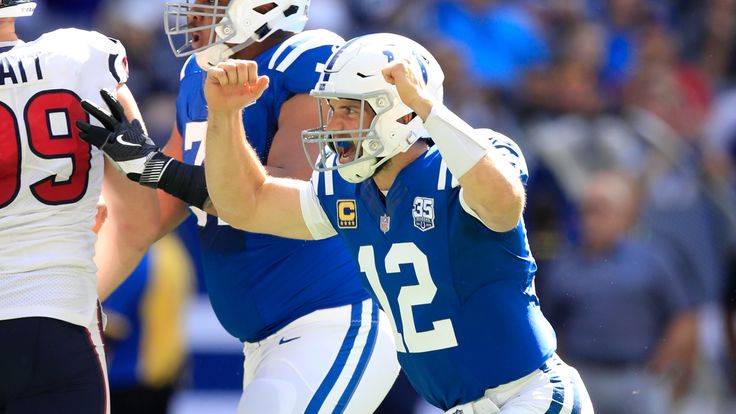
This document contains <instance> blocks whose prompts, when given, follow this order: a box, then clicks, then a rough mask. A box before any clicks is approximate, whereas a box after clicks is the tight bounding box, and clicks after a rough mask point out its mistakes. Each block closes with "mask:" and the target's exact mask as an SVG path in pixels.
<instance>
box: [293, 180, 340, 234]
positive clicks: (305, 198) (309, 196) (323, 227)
mask: <svg viewBox="0 0 736 414" xmlns="http://www.w3.org/2000/svg"><path fill="white" fill-rule="evenodd" d="M299 201H300V202H301V206H302V217H303V218H304V223H306V224H307V228H308V229H309V232H310V233H312V237H313V238H314V240H322V239H326V238H328V237H332V236H334V235H336V234H337V232H336V231H335V228H334V227H332V223H330V219H328V218H327V214H325V210H324V209H323V208H322V205H320V203H319V200H318V199H317V194H315V192H314V187H313V186H312V183H311V182H306V181H305V182H304V184H303V185H302V186H301V188H300V192H299Z"/></svg>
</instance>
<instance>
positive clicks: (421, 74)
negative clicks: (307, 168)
mask: <svg viewBox="0 0 736 414" xmlns="http://www.w3.org/2000/svg"><path fill="white" fill-rule="evenodd" d="M402 59H403V60H406V61H408V62H409V63H410V65H411V68H412V70H413V71H414V74H415V76H416V77H417V79H420V80H423V81H424V83H425V85H426V89H427V90H428V91H429V93H430V95H431V97H432V98H433V99H435V100H436V101H437V102H442V95H443V89H442V83H443V82H444V79H445V75H444V73H443V72H442V68H440V65H439V63H437V60H435V58H434V57H433V56H432V55H431V54H430V53H429V52H428V51H427V49H425V48H424V47H423V46H422V45H420V44H419V43H417V42H415V41H413V40H411V39H408V38H406V37H403V36H399V35H396V34H391V33H377V34H371V35H366V36H361V37H357V38H355V39H353V40H350V41H348V42H347V43H346V44H345V45H344V46H343V47H341V48H340V49H338V50H337V51H335V52H334V53H333V54H332V56H331V57H330V59H329V60H328V61H327V64H326V65H325V67H324V69H323V70H322V75H321V77H320V80H319V82H318V83H317V85H316V86H315V88H314V89H313V90H312V91H311V92H310V95H312V96H315V97H317V98H318V100H319V109H320V124H321V125H320V127H319V128H315V129H310V130H306V131H304V132H302V144H303V146H304V151H305V152H306V154H307V159H308V160H309V163H310V164H311V165H312V168H313V169H315V170H317V171H328V170H334V169H337V170H338V172H339V173H340V175H341V176H342V177H343V178H344V179H345V180H347V181H349V182H352V183H358V182H361V181H364V180H366V179H367V178H369V177H371V176H372V175H373V174H374V173H375V172H376V170H377V169H378V167H380V166H381V165H383V164H384V163H385V162H386V161H388V160H389V159H391V157H393V156H395V155H396V154H399V153H401V152H404V151H406V150H407V149H409V147H411V146H412V144H414V142H416V141H417V139H419V138H422V137H428V136H429V134H428V133H427V131H426V129H425V128H424V124H423V121H422V119H421V118H420V117H418V116H415V117H414V118H413V119H412V120H411V121H410V122H408V123H406V124H405V123H402V122H400V121H399V120H400V119H401V118H402V117H404V116H405V115H408V114H412V113H413V111H412V109H411V108H409V107H408V106H406V105H405V104H404V103H403V102H402V101H401V99H400V98H399V93H398V92H397V90H396V87H395V86H393V85H391V84H389V83H388V82H386V81H385V80H384V78H383V75H382V74H381V70H382V69H383V68H384V67H385V66H386V65H387V64H388V63H389V62H392V61H396V60H402ZM323 99H355V100H358V101H360V102H361V117H360V125H361V126H362V125H363V113H364V112H363V109H365V106H366V105H369V106H370V108H371V109H373V111H374V112H375V113H376V116H375V118H374V119H373V121H372V122H371V125H370V127H369V128H368V129H364V128H360V129H356V130H345V131H328V130H326V124H325V123H324V122H323V120H324V119H325V118H324V117H323V114H322V108H323V107H324V106H325V105H324V104H323ZM345 142H351V143H353V144H354V145H355V146H356V149H355V157H354V158H353V160H352V161H350V162H345V163H340V162H338V161H337V160H336V161H334V162H328V160H330V156H331V154H332V153H334V152H336V151H335V147H336V146H341V145H344V144H345ZM313 144H317V145H319V157H318V158H317V159H316V160H313V159H312V157H311V156H310V154H309V150H308V148H309V146H310V145H313ZM336 158H337V157H333V158H332V159H336ZM328 164H330V165H328Z"/></svg>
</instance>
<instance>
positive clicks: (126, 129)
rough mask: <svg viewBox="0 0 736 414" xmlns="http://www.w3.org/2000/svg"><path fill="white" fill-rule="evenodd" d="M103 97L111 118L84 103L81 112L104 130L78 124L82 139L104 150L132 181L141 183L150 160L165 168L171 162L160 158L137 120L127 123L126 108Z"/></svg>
mask: <svg viewBox="0 0 736 414" xmlns="http://www.w3.org/2000/svg"><path fill="white" fill-rule="evenodd" d="M100 95H101V96H102V100H103V101H105V104H107V107H108V108H110V113H111V115H108V114H107V113H105V111H103V110H102V109H101V108H100V107H98V106H97V105H95V104H94V103H92V102H90V101H88V100H86V99H85V100H83V101H82V108H83V109H84V110H85V111H87V113H89V114H90V115H92V116H93V117H95V118H97V120H98V121H100V122H101V123H102V125H104V128H102V127H98V126H95V125H90V124H88V123H86V122H83V121H77V128H78V129H79V131H80V133H79V137H80V138H82V139H83V140H85V141H87V142H89V143H90V144H92V145H94V146H95V147H97V148H99V149H101V150H102V151H103V152H104V153H105V155H107V157H108V159H110V160H111V161H112V162H113V165H115V167H116V168H117V169H118V170H120V171H121V172H122V173H123V174H125V175H126V176H127V177H128V178H129V179H131V180H133V181H136V182H141V176H143V175H144V170H145V169H146V164H147V163H148V161H149V160H151V159H153V158H156V159H157V161H158V162H157V164H161V161H163V163H164V164H165V163H166V161H168V160H162V158H167V159H168V158H169V157H167V156H165V155H163V154H161V152H160V150H159V148H158V146H156V144H155V143H154V142H153V140H151V138H149V137H148V136H147V135H146V134H145V132H144V131H143V127H142V126H141V123H140V122H139V121H138V120H137V119H135V120H133V122H128V120H127V118H126V117H125V111H124V110H123V107H122V106H121V105H120V102H118V101H117V99H115V97H114V96H113V95H112V93H110V92H109V91H107V90H105V89H103V90H101V91H100ZM159 175H160V171H159ZM156 181H157V180H156ZM148 185H150V184H148ZM151 186H155V185H151Z"/></svg>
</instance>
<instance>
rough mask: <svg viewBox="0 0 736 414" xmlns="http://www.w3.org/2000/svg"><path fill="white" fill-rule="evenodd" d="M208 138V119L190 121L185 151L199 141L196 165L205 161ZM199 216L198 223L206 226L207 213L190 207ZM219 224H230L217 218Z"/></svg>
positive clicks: (187, 128)
mask: <svg viewBox="0 0 736 414" xmlns="http://www.w3.org/2000/svg"><path fill="white" fill-rule="evenodd" d="M206 138H207V121H204V122H188V123H187V125H186V130H185V131H184V151H191V149H192V148H194V144H195V143H199V146H198V147H197V155H195V156H194V165H202V164H203V163H204V146H205V140H206ZM189 209H190V210H192V213H194V216H195V217H197V225H198V226H200V227H204V226H206V225H207V213H205V212H204V211H202V210H200V209H198V208H196V207H192V206H190V207H189ZM217 225H219V226H227V225H228V224H227V223H226V222H225V221H224V220H222V219H221V218H218V219H217Z"/></svg>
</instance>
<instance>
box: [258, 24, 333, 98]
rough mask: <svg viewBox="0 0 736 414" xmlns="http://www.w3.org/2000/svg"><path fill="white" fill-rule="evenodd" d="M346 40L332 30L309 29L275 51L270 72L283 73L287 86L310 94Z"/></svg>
mask: <svg viewBox="0 0 736 414" xmlns="http://www.w3.org/2000/svg"><path fill="white" fill-rule="evenodd" d="M344 43H345V41H344V40H343V38H342V37H340V36H338V35H337V34H335V33H333V32H331V31H329V30H309V31H306V32H302V33H299V34H297V35H294V36H292V37H290V38H289V39H287V40H286V41H285V42H284V43H282V44H281V45H280V46H279V48H278V49H277V50H276V52H274V54H273V56H272V57H271V60H270V61H269V63H268V68H269V69H270V70H275V71H277V72H281V73H283V77H284V87H285V88H286V89H288V90H289V91H291V92H293V93H308V92H309V91H310V90H312V88H314V85H315V84H316V83H317V81H318V80H319V75H320V73H321V70H322V69H323V67H324V65H325V63H326V62H327V60H328V59H329V57H330V56H331V55H332V52H333V51H335V50H337V49H338V48H339V47H340V46H341V45H343V44H344Z"/></svg>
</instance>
